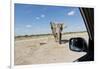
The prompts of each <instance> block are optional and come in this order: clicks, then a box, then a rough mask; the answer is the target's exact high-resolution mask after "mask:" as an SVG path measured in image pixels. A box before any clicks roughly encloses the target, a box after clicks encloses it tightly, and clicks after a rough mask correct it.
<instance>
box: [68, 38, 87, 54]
mask: <svg viewBox="0 0 100 69" xmlns="http://www.w3.org/2000/svg"><path fill="white" fill-rule="evenodd" d="M69 48H70V50H72V51H76V52H87V43H86V41H85V40H84V39H83V38H81V37H77V38H71V39H70V40H69Z"/></svg>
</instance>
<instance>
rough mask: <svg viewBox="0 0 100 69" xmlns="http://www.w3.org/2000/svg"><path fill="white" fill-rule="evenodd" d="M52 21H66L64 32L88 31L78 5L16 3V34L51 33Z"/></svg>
mask: <svg viewBox="0 0 100 69" xmlns="http://www.w3.org/2000/svg"><path fill="white" fill-rule="evenodd" d="M50 21H53V22H61V23H64V26H67V28H65V29H64V30H63V32H77V31H86V28H85V25H84V22H83V19H82V17H81V14H80V12H79V9H78V8H77V7H64V6H48V5H34V4H15V35H32V34H47V33H51V28H50Z"/></svg>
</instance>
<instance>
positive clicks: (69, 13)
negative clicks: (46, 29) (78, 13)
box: [67, 11, 75, 16]
mask: <svg viewBox="0 0 100 69" xmlns="http://www.w3.org/2000/svg"><path fill="white" fill-rule="evenodd" d="M74 14H75V11H70V12H68V14H67V15H68V16H73V15H74Z"/></svg>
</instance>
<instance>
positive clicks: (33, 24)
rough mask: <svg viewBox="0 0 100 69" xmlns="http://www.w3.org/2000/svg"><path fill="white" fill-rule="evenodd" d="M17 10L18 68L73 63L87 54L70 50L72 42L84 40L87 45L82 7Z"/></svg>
mask: <svg viewBox="0 0 100 69" xmlns="http://www.w3.org/2000/svg"><path fill="white" fill-rule="evenodd" d="M14 8H15V9H14V11H15V12H14V20H15V23H14V29H15V32H14V33H15V37H14V38H15V44H14V50H15V52H14V53H15V55H14V56H15V57H14V59H15V65H24V64H38V63H55V62H73V61H74V60H76V59H77V58H79V57H82V56H83V55H84V54H85V53H78V52H73V51H70V49H69V40H70V39H71V38H78V37H81V38H83V39H85V40H86V42H87V44H88V34H87V30H86V26H85V24H84V21H83V18H82V16H81V14H80V11H79V7H67V6H50V5H34V4H15V5H14ZM80 44H81V43H80Z"/></svg>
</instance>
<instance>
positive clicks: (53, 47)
mask: <svg viewBox="0 0 100 69" xmlns="http://www.w3.org/2000/svg"><path fill="white" fill-rule="evenodd" d="M72 37H83V38H84V39H86V40H88V36H87V33H77V34H67V35H63V40H67V41H66V42H65V43H62V44H58V43H56V42H55V41H54V38H53V37H52V36H50V37H49V36H48V37H45V36H44V37H42V38H37V39H36V38H35V39H31V38H30V39H28V40H26V39H25V40H15V48H14V49H15V50H14V51H15V52H14V54H15V56H14V62H15V65H26V64H43V63H58V62H72V61H74V60H76V59H78V58H79V57H82V56H83V55H85V54H86V53H85V52H74V51H71V50H69V43H68V40H69V39H70V38H72Z"/></svg>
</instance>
